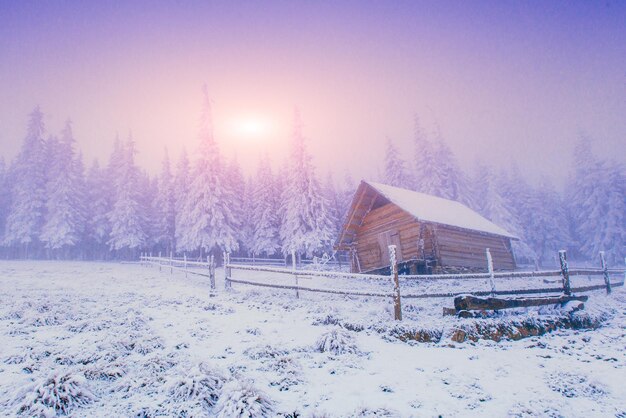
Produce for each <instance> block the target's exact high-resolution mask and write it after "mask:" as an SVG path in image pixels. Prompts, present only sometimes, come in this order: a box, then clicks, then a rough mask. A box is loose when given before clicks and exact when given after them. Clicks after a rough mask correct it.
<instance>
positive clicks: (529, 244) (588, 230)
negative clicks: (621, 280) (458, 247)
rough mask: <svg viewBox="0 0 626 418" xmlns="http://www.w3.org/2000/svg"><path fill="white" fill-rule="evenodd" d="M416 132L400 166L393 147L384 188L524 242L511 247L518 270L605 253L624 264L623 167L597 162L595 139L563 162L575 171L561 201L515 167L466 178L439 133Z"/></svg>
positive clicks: (582, 142) (480, 165)
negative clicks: (435, 201) (476, 217)
mask: <svg viewBox="0 0 626 418" xmlns="http://www.w3.org/2000/svg"><path fill="white" fill-rule="evenodd" d="M414 125H415V130H414V154H413V155H411V156H408V157H407V158H402V156H401V154H400V153H399V152H398V151H397V149H396V147H395V145H394V143H393V142H392V141H391V140H388V141H387V151H386V154H385V170H384V174H383V180H384V182H385V183H387V184H391V185H395V186H398V187H405V188H409V189H413V190H416V191H419V192H423V193H427V194H432V195H436V196H440V197H444V198H447V199H452V200H456V201H459V202H461V203H463V204H465V205H467V206H469V207H471V208H472V209H474V210H475V211H477V212H478V213H480V214H482V215H483V216H484V217H486V218H487V219H490V220H491V221H493V222H494V223H496V224H498V225H500V226H502V227H503V228H505V229H507V230H508V231H509V232H511V233H513V234H515V235H516V236H518V237H519V238H520V241H516V242H513V250H514V252H515V256H516V258H517V260H518V262H519V263H524V264H537V265H542V264H553V265H554V264H555V263H557V261H556V259H555V256H556V253H557V251H558V250H559V249H567V250H568V254H569V255H570V257H572V258H574V259H578V260H586V261H594V262H597V261H598V253H599V251H605V252H606V255H607V259H608V260H609V263H610V264H611V265H617V264H623V263H624V257H625V256H626V251H625V243H626V175H625V172H624V167H623V166H622V165H620V164H618V163H617V162H615V161H611V160H608V159H601V158H598V157H597V156H596V155H594V153H593V152H592V150H591V141H590V139H589V138H587V137H585V136H581V137H580V138H579V139H578V140H577V141H575V143H574V144H573V145H572V147H571V150H569V154H570V155H563V158H571V159H572V165H571V169H570V172H569V174H568V180H567V182H566V187H565V192H564V193H559V192H558V191H557V190H556V188H555V187H554V185H553V183H552V182H551V181H550V179H549V178H546V177H544V178H542V179H541V181H540V182H539V184H538V185H536V186H532V185H530V184H529V183H528V182H527V181H526V179H525V178H524V177H523V176H522V175H521V173H520V170H519V168H518V167H517V166H516V165H515V164H512V165H511V166H509V167H508V169H502V170H499V171H496V170H494V168H493V167H491V166H490V165H488V164H485V163H484V162H481V161H478V162H477V163H476V164H475V167H474V169H473V170H472V172H469V173H467V172H464V171H463V170H462V169H461V168H460V166H459V164H458V162H457V160H456V158H455V156H454V154H453V153H452V151H451V150H450V148H449V147H448V145H447V144H446V142H445V140H444V139H443V137H442V135H441V133H440V131H439V130H437V131H435V132H434V133H432V134H430V135H428V134H427V133H426V132H425V130H424V129H423V128H422V127H421V125H420V122H419V119H418V118H416V119H415V123H414ZM409 161H410V163H409Z"/></svg>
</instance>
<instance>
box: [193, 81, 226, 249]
mask: <svg viewBox="0 0 626 418" xmlns="http://www.w3.org/2000/svg"><path fill="white" fill-rule="evenodd" d="M203 99H204V101H203V106H202V113H201V119H200V135H199V139H200V146H199V149H198V157H197V160H196V163H195V166H194V170H193V177H192V180H191V184H190V187H189V193H188V195H187V198H186V200H185V205H184V208H183V212H184V214H183V217H186V219H187V220H188V222H189V229H188V230H186V231H184V240H185V241H184V242H183V244H182V247H183V248H188V249H200V250H201V251H215V250H218V249H220V250H224V251H227V252H233V251H237V249H238V242H237V231H236V230H235V228H234V227H233V225H235V224H236V219H235V217H234V216H233V214H232V212H231V210H230V206H231V205H232V190H229V188H228V186H227V184H226V181H225V178H224V177H225V174H224V164H223V162H222V158H221V155H220V151H219V147H218V145H217V142H216V141H215V138H214V137H213V125H212V119H211V104H210V101H209V95H208V91H207V88H206V86H204V88H203Z"/></svg>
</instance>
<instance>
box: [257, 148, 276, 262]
mask: <svg viewBox="0 0 626 418" xmlns="http://www.w3.org/2000/svg"><path fill="white" fill-rule="evenodd" d="M256 177H257V178H256V182H255V183H254V185H253V187H254V188H253V190H252V193H251V195H252V199H251V201H252V214H251V218H252V226H253V228H252V229H253V231H252V239H251V247H250V250H251V252H252V253H253V254H254V255H261V254H263V255H273V254H276V252H277V251H278V250H279V249H280V241H279V220H278V213H277V212H276V206H275V203H276V202H275V196H274V191H275V190H274V176H273V175H272V169H271V167H270V163H269V159H268V157H267V155H265V156H264V157H263V158H262V159H261V161H260V162H259V167H258V169H257V176H256Z"/></svg>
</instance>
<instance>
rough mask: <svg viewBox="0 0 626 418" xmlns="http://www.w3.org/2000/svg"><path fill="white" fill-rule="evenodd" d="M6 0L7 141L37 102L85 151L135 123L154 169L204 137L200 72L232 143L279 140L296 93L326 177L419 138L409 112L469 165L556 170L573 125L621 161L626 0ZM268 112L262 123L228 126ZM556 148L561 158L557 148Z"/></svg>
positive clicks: (5, 148)
mask: <svg viewBox="0 0 626 418" xmlns="http://www.w3.org/2000/svg"><path fill="white" fill-rule="evenodd" d="M126 3H127V2H84V4H83V3H81V2H59V1H50V2H30V1H23V2H21V1H20V2H18V1H2V2H0V93H1V97H2V99H1V100H0V155H3V156H4V157H5V158H7V159H10V158H12V157H13V156H14V155H15V153H16V152H17V150H18V148H19V145H20V143H21V141H22V139H23V137H24V133H25V125H26V118H27V114H28V113H29V112H30V111H31V110H32V108H33V107H34V106H35V105H36V104H39V105H41V107H42V110H43V111H44V112H45V114H46V123H47V126H48V128H49V130H50V131H52V132H53V133H58V132H59V131H60V129H61V127H62V125H63V122H64V120H65V119H66V118H67V117H70V118H71V119H72V120H73V121H74V130H75V136H76V139H77V141H78V143H79V145H80V147H81V149H82V150H83V151H84V154H85V157H86V158H87V159H88V163H90V160H91V159H92V158H94V157H99V158H100V159H101V160H106V159H108V156H109V153H110V151H111V147H112V142H113V138H114V137H115V134H116V132H119V133H120V135H121V136H123V137H125V136H126V135H127V133H128V132H129V131H132V133H133V136H134V138H135V140H136V141H137V144H138V147H139V151H140V154H139V156H138V162H139V163H140V164H141V165H142V166H144V167H146V168H148V169H149V170H150V171H152V172H155V171H156V170H157V169H158V166H159V164H160V161H161V158H162V155H163V147H165V146H167V147H168V148H169V150H170V155H171V156H172V157H173V158H177V157H178V153H179V152H180V150H181V149H182V146H183V145H185V146H186V147H187V149H188V151H190V152H193V151H194V150H195V147H196V137H197V127H198V117H199V111H200V103H201V86H202V84H203V83H206V84H207V85H208V88H209V91H210V94H211V97H212V100H213V106H214V109H213V110H214V120H215V131H216V134H217V137H218V139H219V140H220V142H221V145H222V149H223V150H224V152H225V154H226V155H228V156H230V155H232V154H233V153H234V152H236V153H237V154H238V157H239V160H240V161H241V162H242V163H243V164H244V165H246V166H249V167H250V169H248V171H249V172H251V171H252V169H253V167H256V162H257V161H258V157H259V153H260V152H263V151H265V150H267V151H269V152H270V153H271V154H272V159H273V160H274V162H275V163H277V162H279V161H280V160H282V158H283V157H284V156H285V154H286V144H287V140H288V134H289V131H290V128H291V126H290V125H291V115H292V110H293V107H294V106H295V105H297V106H298V107H299V108H300V110H301V113H302V117H303V120H304V123H305V134H306V136H307V137H308V138H310V146H311V149H312V151H313V153H314V155H315V158H316V162H317V164H318V166H320V173H321V174H322V175H323V174H324V173H325V172H326V171H327V170H328V169H331V168H334V169H335V171H336V172H337V175H338V176H342V175H343V173H344V171H345V169H350V170H351V171H352V173H353V174H354V176H355V177H361V176H370V177H371V176H372V175H375V173H376V172H377V170H379V169H380V168H381V167H382V164H381V163H380V159H381V158H380V157H381V154H382V152H383V151H384V144H385V137H386V136H389V137H391V138H392V139H394V140H396V141H397V142H398V144H399V146H400V148H401V149H402V150H405V151H407V152H409V151H410V150H411V143H410V140H411V136H412V134H411V132H412V119H413V114H414V113H417V114H418V115H419V116H420V117H421V119H422V120H423V122H424V124H425V126H426V127H427V128H428V129H433V128H434V126H435V124H436V123H439V124H440V126H441V128H442V131H443V134H444V136H445V138H446V139H447V140H448V142H449V144H450V145H451V146H452V148H453V149H454V151H455V152H456V153H457V155H458V157H459V159H460V161H461V163H462V164H463V166H465V167H470V166H471V165H472V164H473V162H474V160H475V159H476V158H477V157H482V158H483V159H485V160H489V161H495V159H497V160H499V161H500V162H496V163H497V164H502V165H504V164H508V163H509V162H510V161H511V160H512V159H513V160H517V161H518V163H519V164H520V165H521V166H522V167H523V168H525V170H526V171H528V172H529V173H530V174H531V175H532V176H534V177H535V178H536V177H537V174H543V173H545V174H548V175H551V176H554V177H555V178H556V179H557V181H560V180H562V179H563V173H564V172H565V171H566V170H567V165H568V164H569V160H570V158H569V157H570V155H569V152H567V151H568V147H569V144H570V143H571V141H573V140H575V138H576V137H577V135H578V133H579V132H580V131H585V132H587V133H588V134H590V135H591V136H592V137H593V138H595V140H596V143H595V145H594V148H595V150H596V151H597V152H598V153H599V154H601V155H603V156H612V157H613V158H616V159H618V160H620V161H622V162H626V2H613V1H608V2H590V1H589V2H573V1H568V2H557V1H549V2H547V1H544V2H506V1H494V2H480V3H479V2H474V1H472V2H460V1H459V2H443V1H439V2H418V1H408V2H398V1H393V2H383V1H379V2H364V1H354V2H335V1H333V2H313V1H310V2H294V1H285V2H271V3H270V2H253V1H249V2H234V1H232V2H223V3H208V2H198V3H197V4H193V3H192V2H158V3H162V4H161V5H159V6H155V4H153V3H157V2H144V3H139V2H135V3H133V4H131V5H129V4H126ZM250 117H254V118H258V119H261V120H264V121H267V123H269V124H270V125H271V126H270V129H269V131H268V133H267V134H266V135H264V137H263V138H250V137H247V136H246V135H241V134H239V133H238V132H237V131H236V130H235V129H234V128H233V126H237V125H238V124H240V123H241V121H245V120H247V119H249V118H250ZM564 152H565V156H564V155H563V153H564Z"/></svg>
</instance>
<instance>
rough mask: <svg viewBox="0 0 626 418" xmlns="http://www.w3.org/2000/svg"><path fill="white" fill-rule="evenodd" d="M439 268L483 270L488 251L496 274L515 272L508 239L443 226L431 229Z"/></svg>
mask: <svg viewBox="0 0 626 418" xmlns="http://www.w3.org/2000/svg"><path fill="white" fill-rule="evenodd" d="M435 230H436V232H435V234H436V236H437V244H438V250H439V257H440V262H441V265H442V266H444V267H445V266H455V267H456V266H458V267H472V268H486V267H487V258H486V256H485V249H486V248H489V251H490V252H491V256H492V257H493V264H494V268H495V269H497V270H513V269H515V260H514V259H513V255H512V252H511V247H510V245H511V243H510V241H509V239H507V238H504V237H499V236H495V235H487V234H481V233H478V232H473V231H469V230H461V229H456V228H451V227H446V226H443V225H437V226H436V227H435Z"/></svg>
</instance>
